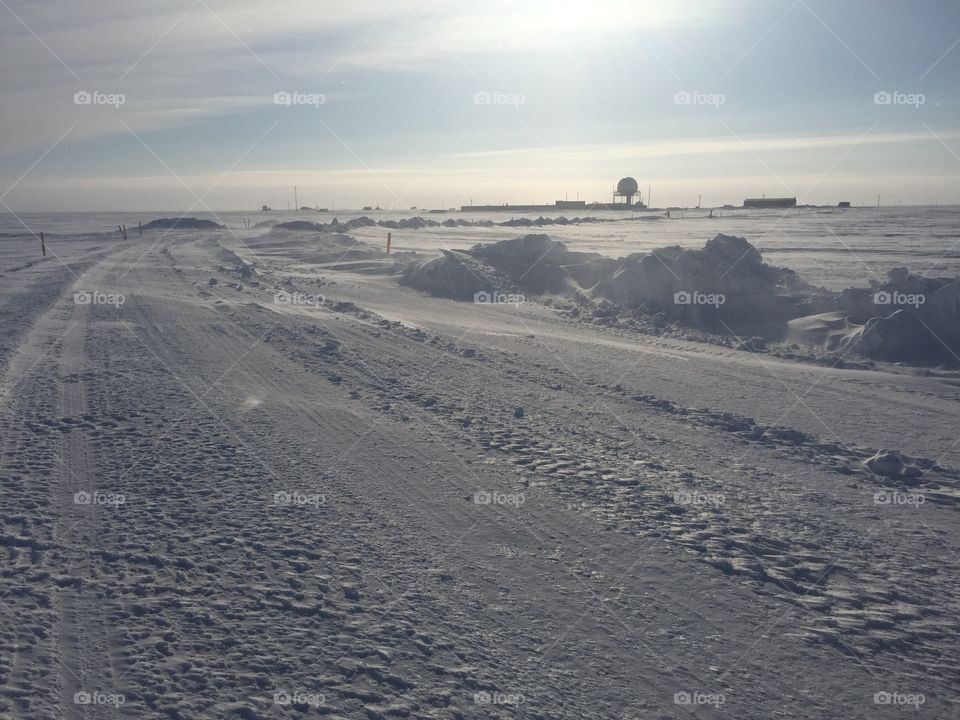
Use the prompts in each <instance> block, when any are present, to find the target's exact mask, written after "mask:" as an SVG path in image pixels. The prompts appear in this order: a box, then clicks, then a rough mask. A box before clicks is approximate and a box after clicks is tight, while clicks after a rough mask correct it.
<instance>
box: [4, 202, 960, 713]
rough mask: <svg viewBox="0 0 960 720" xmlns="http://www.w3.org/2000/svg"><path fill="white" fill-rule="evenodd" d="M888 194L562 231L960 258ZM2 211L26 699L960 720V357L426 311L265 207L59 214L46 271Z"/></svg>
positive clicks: (77, 705)
mask: <svg viewBox="0 0 960 720" xmlns="http://www.w3.org/2000/svg"><path fill="white" fill-rule="evenodd" d="M869 212H870V211H867V210H853V211H848V213H847V214H846V215H843V214H840V213H838V212H832V211H823V212H820V213H816V212H813V211H810V212H806V213H801V212H798V213H796V214H795V215H791V216H790V217H788V218H786V219H783V218H780V219H778V218H777V217H774V216H769V215H762V214H758V215H755V216H749V215H743V216H740V217H737V216H736V214H731V215H730V216H728V217H724V218H723V219H712V220H711V219H709V218H705V217H702V215H703V213H700V216H699V217H697V216H696V213H690V214H688V216H687V217H684V218H683V219H679V218H678V219H672V220H669V221H668V220H666V219H650V220H642V221H639V220H638V221H624V222H618V223H609V224H596V225H581V226H565V227H548V228H545V229H544V230H543V232H547V233H549V234H550V235H551V237H554V238H555V239H559V240H563V241H564V242H565V243H567V244H568V245H569V246H570V247H571V248H572V249H576V250H595V251H599V252H603V253H605V254H611V255H625V254H627V253H628V252H634V251H637V250H643V249H649V248H652V247H657V246H663V245H669V244H674V243H676V244H682V245H685V246H690V247H698V246H701V245H702V244H703V241H704V240H706V239H707V238H709V237H712V236H713V235H714V234H716V233H718V232H725V233H729V234H735V235H743V236H745V237H747V239H748V240H750V241H751V242H753V243H754V244H755V245H757V246H758V247H759V248H760V249H761V250H762V251H763V253H764V258H765V259H766V260H767V261H768V262H771V263H774V264H777V265H786V266H788V267H791V268H793V269H795V270H797V271H799V272H801V274H803V275H804V277H805V278H806V279H807V280H809V281H810V282H813V283H816V284H822V285H826V286H829V287H831V288H833V289H838V288H842V287H845V286H847V285H851V284H859V285H866V284H867V281H868V280H869V279H870V278H871V277H872V276H873V275H872V274H873V273H876V275H878V276H883V274H884V273H885V272H886V270H888V269H890V268H891V267H893V266H895V265H906V266H907V267H909V268H910V269H911V271H913V272H921V273H923V274H928V275H956V274H960V272H958V267H957V265H958V260H957V255H958V253H957V252H956V248H955V247H954V246H953V245H954V243H957V242H960V237H958V235H957V232H958V231H957V217H958V215H957V210H956V209H936V208H931V209H924V210H916V209H906V208H905V209H900V210H898V209H891V210H881V211H876V212H877V214H874V215H869V214H867V213H869ZM857 213H859V215H857ZM413 214H415V213H404V216H410V215H413ZM348 217H349V216H345V215H344V216H341V219H347V218H348ZM398 217H399V216H398ZM437 217H438V219H443V217H444V216H442V215H441V216H437ZM474 217H476V216H474ZM146 219H147V218H146V217H145V218H144V220H146ZM254 219H260V218H259V217H257V218H254ZM284 219H289V218H288V217H285V218H284ZM497 219H503V218H497ZM8 220H9V219H4V228H3V229H4V230H5V232H4V234H3V237H2V239H0V369H2V385H0V388H2V395H0V401H2V410H0V450H2V455H0V463H2V464H0V483H2V484H0V492H2V503H0V523H2V527H0V553H2V566H0V569H2V575H0V650H2V656H0V716H2V717H11V718H111V717H138V718H142V717H149V718H154V717H156V718H200V717H216V718H219V717H238V718H285V717H328V718H370V719H372V720H376V719H378V718H394V717H411V718H598V719H599V718H621V719H623V720H628V719H633V718H638V719H639V718H683V717H702V718H712V717H717V718H719V717H736V718H741V719H752V718H757V719H758V720H759V719H760V718H763V719H765V720H766V719H769V718H775V717H795V718H878V717H900V716H902V715H904V714H915V715H917V716H923V717H931V718H946V717H956V716H957V712H958V708H960V705H958V702H957V696H956V693H957V687H958V686H960V657H958V651H957V647H956V642H957V631H958V623H960V621H958V613H960V607H958V605H960V601H958V589H960V588H958V586H960V572H958V570H960V568H958V565H960V556H958V553H957V550H958V541H960V534H958V526H960V523H958V518H960V515H958V513H957V508H958V504H957V499H958V494H957V490H956V480H957V474H958V472H960V439H958V437H957V429H958V427H960V403H958V399H960V397H958V396H960V378H958V377H956V376H955V375H954V374H951V373H949V372H935V373H921V372H916V371H913V370H911V369H910V368H906V367H896V366H883V365H878V367H877V368H876V369H872V370H864V369H840V368H831V367H825V366H820V365H813V364H804V363H801V362H795V361H787V360H782V359H778V358H775V357H772V356H768V355H763V354H757V353H746V352H740V351H737V350H732V349H729V348H726V347H721V346H717V345H713V344H703V343H697V342H692V341H686V340H681V339H676V338H670V337H657V336H648V335H642V334H638V333H630V332H626V331H623V330H621V329H618V328H612V327H602V326H597V325H589V324H585V323H578V322H574V321H572V320H571V319H569V318H566V317H564V316H562V315H561V314H559V313H557V312H556V311H555V309H554V308H552V307H551V306H549V305H544V304H541V303H537V302H527V303H522V304H519V305H499V306H488V305H476V304H473V303H467V302H454V301H449V300H443V299H437V298H431V297H428V296H426V295H424V294H423V293H421V292H418V291H415V290H411V289H409V288H404V287H400V286H399V285H398V284H397V282H396V278H395V277H393V276H389V275H385V274H378V273H376V272H371V269H370V267H369V265H363V266H360V265H358V267H356V268H355V269H353V270H351V268H350V266H349V265H344V264H338V267H339V268H340V269H333V267H332V265H333V264H335V263H329V262H316V261H314V260H312V259H311V254H310V252H309V250H310V247H309V242H310V241H309V239H308V238H305V239H303V240H297V239H290V238H289V237H282V238H280V239H278V238H277V237H272V236H271V235H270V234H269V233H268V232H267V229H266V228H264V229H260V230H256V231H252V230H245V229H240V228H243V225H242V223H240V222H239V216H238V215H237V216H233V215H230V216H227V217H226V221H227V223H228V224H229V225H230V226H231V228H233V229H231V230H222V231H184V230H175V231H172V232H160V231H153V232H149V233H145V234H144V236H143V237H139V236H138V235H137V233H136V232H135V231H131V232H130V237H129V240H128V241H126V242H124V241H122V240H121V239H120V238H119V237H118V235H117V234H115V233H114V234H107V233H106V232H99V233H98V232H95V230H97V229H99V228H101V227H102V229H103V230H104V231H106V230H109V229H110V228H111V227H112V225H115V224H116V221H115V219H114V220H111V219H107V218H93V219H92V218H90V217H88V218H86V219H83V218H77V217H73V218H62V219H59V220H58V219H56V218H49V217H48V218H44V217H42V216H36V217H30V218H27V221H28V222H29V224H30V225H31V226H34V227H37V229H42V227H43V223H44V222H46V223H47V226H48V227H53V228H55V230H56V231H54V230H51V231H50V232H51V235H50V236H49V237H48V238H47V242H48V246H49V247H50V250H51V255H50V256H48V257H47V258H45V259H42V258H40V256H39V247H38V242H37V240H36V239H35V238H34V237H32V236H30V235H28V234H26V233H23V232H19V231H17V230H16V229H15V227H14V224H13V223H10V222H8ZM120 222H123V223H125V224H127V226H128V228H131V227H134V226H135V225H136V220H135V219H133V217H132V216H130V217H126V218H123V219H121V220H120ZM58 223H59V224H58ZM83 223H87V225H88V226H87V225H85V226H83V228H82V229H81V225H83ZM532 231H536V230H527V229H522V228H520V229H518V228H502V227H497V228H489V229H486V228H455V229H448V228H432V229H426V230H420V231H415V232H414V231H403V230H396V231H393V243H394V247H395V248H396V249H397V250H398V251H399V252H409V251H411V250H417V251H418V253H420V254H423V253H429V252H430V251H435V250H438V249H440V248H464V247H469V246H471V245H473V244H474V243H477V242H484V241H491V240H500V239H505V238H509V237H515V236H517V235H520V234H522V233H524V232H532ZM354 234H355V236H356V237H357V239H362V240H365V241H367V242H371V243H376V244H378V245H379V244H382V243H383V242H384V240H385V236H386V230H385V229H383V228H379V227H371V228H364V229H360V230H358V231H357V232H356V233H354ZM281 291H282V292H283V293H286V294H285V295H278V292H281ZM78 293H79V295H78ZM291 298H296V300H291ZM879 449H895V450H899V451H901V452H903V453H905V454H907V455H909V456H912V457H922V458H928V459H929V460H931V461H933V463H935V469H934V470H931V471H930V473H929V474H930V478H929V480H930V481H931V482H928V484H927V486H926V487H924V488H923V490H922V491H920V489H918V488H902V487H893V486H890V485H889V484H888V483H887V484H885V483H884V481H883V480H882V478H880V477H878V476H876V475H874V474H872V473H870V472H868V471H867V470H866V469H865V468H864V467H863V464H862V459H863V458H864V457H869V456H870V455H872V454H873V453H874V452H875V451H876V450H879Z"/></svg>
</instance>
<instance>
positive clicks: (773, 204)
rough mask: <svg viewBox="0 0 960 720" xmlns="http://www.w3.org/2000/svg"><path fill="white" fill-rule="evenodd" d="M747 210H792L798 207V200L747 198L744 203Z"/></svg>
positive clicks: (793, 198)
mask: <svg viewBox="0 0 960 720" xmlns="http://www.w3.org/2000/svg"><path fill="white" fill-rule="evenodd" d="M743 206H744V207H745V208H792V207H796V206H797V199H796V198H795V197H792V198H768V197H763V198H747V199H746V200H744V201H743Z"/></svg>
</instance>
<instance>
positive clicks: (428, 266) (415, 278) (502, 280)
mask: <svg viewBox="0 0 960 720" xmlns="http://www.w3.org/2000/svg"><path fill="white" fill-rule="evenodd" d="M442 252H443V254H442V255H441V256H440V257H437V258H432V259H430V260H427V261H425V262H415V263H411V264H410V265H408V266H407V267H406V268H405V270H404V272H403V275H402V276H401V278H400V284H401V285H406V286H407V287H412V288H415V289H417V290H423V291H424V292H427V293H429V294H431V295H434V296H436V297H446V298H452V299H454V300H473V299H474V296H475V295H476V294H477V293H480V292H487V293H489V292H494V291H499V292H505V291H507V290H510V289H512V288H511V284H510V281H509V280H508V279H507V278H506V277H504V276H503V275H501V274H500V273H498V272H497V270H496V269H495V268H493V267H491V266H490V265H488V264H486V263H484V262H482V261H478V260H477V259H476V258H474V257H472V256H471V255H470V253H468V252H460V251H453V250H444V251H442Z"/></svg>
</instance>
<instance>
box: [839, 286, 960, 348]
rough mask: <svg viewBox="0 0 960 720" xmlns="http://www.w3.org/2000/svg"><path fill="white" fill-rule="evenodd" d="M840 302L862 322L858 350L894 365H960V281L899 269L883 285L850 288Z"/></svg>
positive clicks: (850, 314)
mask: <svg viewBox="0 0 960 720" xmlns="http://www.w3.org/2000/svg"><path fill="white" fill-rule="evenodd" d="M839 304H840V306H841V308H842V309H843V311H844V312H846V314H847V316H848V317H849V319H850V320H852V321H853V322H857V323H860V324H863V325H864V327H863V332H862V333H861V337H860V340H859V343H858V345H857V351H858V352H859V353H861V354H863V355H865V356H867V357H870V358H874V359H877V360H888V361H892V362H920V363H947V364H951V365H956V364H960V283H958V281H957V279H956V278H925V277H922V276H920V275H913V274H911V273H909V272H908V271H907V269H906V268H902V267H901V268H894V269H893V270H891V271H890V272H889V273H887V279H886V280H885V281H884V282H878V283H874V284H873V286H872V287H870V288H849V289H847V290H844V291H843V293H841V295H840V299H839Z"/></svg>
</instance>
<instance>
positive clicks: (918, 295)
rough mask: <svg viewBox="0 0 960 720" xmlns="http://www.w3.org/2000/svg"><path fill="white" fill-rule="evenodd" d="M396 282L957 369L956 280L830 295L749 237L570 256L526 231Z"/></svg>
mask: <svg viewBox="0 0 960 720" xmlns="http://www.w3.org/2000/svg"><path fill="white" fill-rule="evenodd" d="M402 283H403V284H405V285H407V286H409V287H413V288H417V289H419V290H423V291H425V292H427V293H430V294H431V295H436V296H440V297H448V298H454V299H457V300H469V299H471V298H472V297H473V296H474V295H475V294H476V293H479V292H521V293H524V294H527V295H530V296H534V295H543V294H570V293H577V294H578V296H579V297H580V298H584V297H587V298H590V299H591V300H592V301H594V302H596V303H600V304H602V305H603V307H604V308H607V309H609V308H610V307H611V305H612V307H613V308H614V310H613V312H615V313H616V312H620V313H626V314H633V315H634V316H636V314H637V313H641V314H648V315H653V316H656V317H657V318H658V319H659V320H660V321H661V324H663V323H673V324H675V325H678V326H687V327H692V328H700V329H703V330H709V331H711V332H714V333H719V334H722V335H731V334H736V335H741V334H749V335H752V336H760V337H761V338H763V339H765V340H772V341H785V342H787V343H794V344H798V345H802V346H807V347H810V348H813V349H815V350H817V351H821V352H837V351H846V350H855V351H856V352H858V353H860V354H862V355H864V356H866V357H869V358H873V359H877V360H886V361H905V362H920V363H948V364H958V363H960V359H958V357H960V289H958V283H957V281H956V280H955V279H949V278H923V277H919V276H916V275H910V274H909V273H908V272H907V271H906V270H905V269H903V268H897V269H894V270H892V271H891V272H890V274H889V277H888V279H887V281H886V282H883V283H875V284H874V286H873V287H870V288H850V289H848V290H845V291H843V293H840V294H837V293H831V292H828V291H826V290H824V289H822V288H816V287H813V286H811V285H809V284H807V283H805V282H804V281H803V280H802V279H801V278H800V277H799V276H798V275H797V274H796V273H795V272H794V271H792V270H790V269H788V268H783V267H775V266H772V265H768V264H766V263H764V262H763V257H762V256H761V254H760V252H759V251H758V250H757V249H756V248H755V247H754V246H753V245H751V244H750V243H749V242H748V241H747V240H745V239H744V238H741V237H733V236H729V235H717V236H716V237H714V238H713V239H712V240H709V241H707V243H706V244H705V245H704V247H703V248H702V249H700V250H688V249H684V248H681V247H679V246H671V247H665V248H660V249H657V250H654V251H652V252H650V253H649V254H645V253H634V254H632V255H628V256H627V257H624V258H619V259H611V258H608V257H605V256H602V255H599V254H596V253H581V252H571V251H570V250H568V249H567V248H566V246H565V245H564V244H563V243H561V242H557V241H554V240H552V239H551V238H550V237H549V236H548V235H542V234H538V235H524V236H521V237H517V238H514V239H512V240H503V241H500V242H496V243H491V244H485V245H475V246H474V247H472V248H471V249H470V250H465V251H457V252H451V251H445V252H444V253H443V255H442V256H441V257H438V258H434V259H431V260H427V261H425V262H414V263H412V264H410V265H408V266H407V267H406V268H405V270H404V273H403V279H402ZM607 314H608V315H609V312H607Z"/></svg>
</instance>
